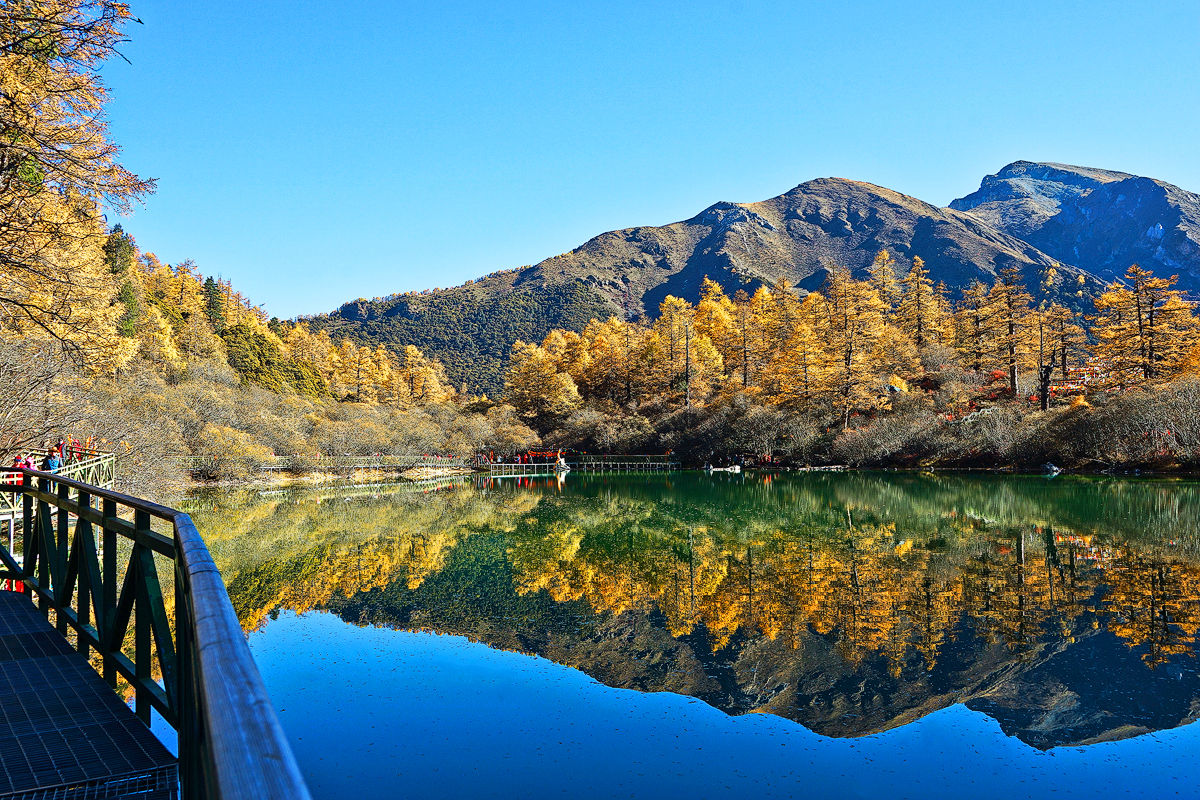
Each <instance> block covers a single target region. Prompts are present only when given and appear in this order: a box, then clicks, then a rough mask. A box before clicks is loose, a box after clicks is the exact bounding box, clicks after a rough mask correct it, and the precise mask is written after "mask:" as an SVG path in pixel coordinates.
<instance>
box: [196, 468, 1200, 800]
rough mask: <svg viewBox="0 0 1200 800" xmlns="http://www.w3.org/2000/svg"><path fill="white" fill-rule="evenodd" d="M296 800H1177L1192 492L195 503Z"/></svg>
mask: <svg viewBox="0 0 1200 800" xmlns="http://www.w3.org/2000/svg"><path fill="white" fill-rule="evenodd" d="M186 506H187V508H188V510H190V511H191V512H192V514H193V517H194V519H195V521H196V523H197V525H198V526H199V528H200V530H201V531H202V532H203V533H204V535H205V538H206V540H207V541H208V542H209V546H210V548H211V550H212V552H213V555H214V556H215V558H216V560H217V562H218V564H219V566H220V567H221V569H222V571H223V572H224V574H225V577H226V580H227V581H228V585H229V592H230V596H231V597H232V599H233V603H234V606H235V607H236V608H237V611H238V614H239V616H240V617H241V620H242V624H243V626H244V627H245V628H246V630H247V631H249V632H250V646H251V649H252V650H253V651H254V654H255V657H256V659H257V660H258V663H259V666H260V668H261V670H262V672H263V677H264V679H265V680H266V683H267V687H268V689H269V690H270V692H271V695H272V698H273V699H274V700H275V702H276V704H277V706H278V708H279V710H280V716H281V719H282V722H283V725H284V727H285V728H286V729H287V731H288V734H289V735H290V737H291V739H292V741H293V743H294V746H295V751H296V755H297V757H298V758H299V760H300V762H301V766H302V768H303V769H304V771H305V773H306V775H307V777H308V779H309V782H310V786H311V787H312V789H313V792H314V794H315V795H316V796H317V797H320V798H335V797H336V798H345V797H354V796H362V797H393V796H394V797H411V796H440V797H571V798H577V797H578V798H608V797H618V796H620V797H643V796H654V797H657V798H673V797H689V798H707V797H714V798H720V797H730V798H732V797H745V796H755V797H794V796H797V795H802V796H808V797H870V798H881V797H914V798H917V797H919V798H923V799H927V798H938V797H946V798H955V799H956V800H962V798H964V797H971V798H990V797H995V798H1004V800H1013V798H1014V797H1049V796H1054V797H1080V798H1084V797H1095V796H1096V795H1098V794H1102V795H1104V796H1109V797H1111V796H1118V797H1124V796H1129V797H1154V798H1160V797H1173V796H1176V795H1180V796H1184V797H1191V796H1196V795H1197V793H1200V788H1198V787H1200V764H1198V760H1197V759H1196V758H1195V756H1196V754H1197V753H1200V726H1191V725H1189V723H1191V722H1192V721H1193V720H1194V719H1195V718H1196V717H1197V716H1200V675H1198V673H1197V660H1196V652H1197V631H1198V630H1200V523H1198V522H1197V520H1200V516H1198V515H1200V483H1197V482H1194V481H1173V480H1137V479H1130V480H1125V479H1109V478H1077V477H1066V476H1060V477H1058V478H1054V479H1047V478H1043V477H1020V476H994V475H989V476H968V475H950V476H946V475H942V476H936V477H935V476H931V475H917V474H903V473H888V474H884V473H840V474H834V473H814V474H806V475H789V476H764V475H753V474H752V475H746V476H728V475H722V476H714V477H709V476H705V475H703V474H692V473H683V474H675V475H671V476H650V477H646V476H611V477H602V476H581V475H574V474H572V475H569V476H567V477H566V479H565V481H563V482H561V483H560V482H558V481H555V480H553V479H541V480H535V481H532V482H531V481H529V480H524V481H515V480H512V479H508V480H503V481H493V482H490V483H489V482H486V481H476V480H469V479H468V480H463V481H459V482H454V481H448V482H445V483H440V484H434V485H426V486H419V487H413V486H391V487H341V488H327V489H317V490H299V491H286V492H273V493H254V492H248V491H232V492H222V493H209V494H203V495H197V496H195V497H193V498H191V499H190V500H189V501H188V503H187V504H186Z"/></svg>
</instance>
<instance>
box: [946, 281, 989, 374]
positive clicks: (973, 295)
mask: <svg viewBox="0 0 1200 800" xmlns="http://www.w3.org/2000/svg"><path fill="white" fill-rule="evenodd" d="M995 322H996V317H995V313H994V309H993V308H992V306H991V304H990V303H989V302H988V292H987V287H985V286H984V285H983V284H982V283H980V282H979V281H972V282H971V284H970V285H969V286H967V287H966V288H965V289H963V292H962V301H961V302H960V303H959V306H958V310H957V311H956V312H955V333H954V343H955V346H956V347H957V349H958V352H959V355H961V356H962V359H963V360H964V361H965V362H966V364H967V367H968V368H970V369H971V370H973V371H975V372H982V371H983V370H984V369H985V368H986V367H987V366H988V361H989V357H990V355H991V353H992V351H993V349H994V345H993V340H994V339H995Z"/></svg>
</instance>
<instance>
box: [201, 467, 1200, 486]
mask: <svg viewBox="0 0 1200 800" xmlns="http://www.w3.org/2000/svg"><path fill="white" fill-rule="evenodd" d="M703 471H704V470H703V468H700V467H687V468H684V469H681V470H678V472H703ZM814 472H898V473H899V472H912V473H929V474H938V473H970V472H974V473H992V474H1007V475H1013V476H1018V475H1020V476H1036V477H1046V478H1050V477H1066V476H1081V477H1108V478H1200V470H1197V469H1195V468H1188V469H1169V470H1163V469H1144V468H1129V469H1105V470H1081V469H1064V470H1062V471H1061V472H1058V473H1054V474H1050V473H1047V472H1043V471H1038V470H1032V469H1030V470H1024V469H1021V468H1019V467H1016V466H1012V465H1007V466H990V467H989V466H978V467H949V466H946V467H913V466H881V467H855V466H850V465H846V464H830V465H819V466H800V467H743V468H742V473H741V474H746V473H773V474H789V473H814ZM476 474H480V475H482V474H486V473H481V472H478V471H477V470H473V469H469V468H466V467H416V468H413V469H408V470H404V471H397V470H394V469H386V468H384V469H370V470H358V471H356V472H353V473H349V474H346V473H337V472H329V471H322V470H317V471H313V472H304V473H300V474H292V473H279V474H270V473H267V474H260V475H257V476H255V477H252V478H242V479H229V480H216V481H204V480H196V479H194V478H192V479H189V480H188V481H187V482H186V484H185V485H184V486H183V489H184V491H195V490H201V489H286V488H294V487H312V488H316V487H320V486H329V485H334V484H344V485H361V486H369V485H372V484H377V483H384V482H395V481H411V482H414V483H416V482H420V481H427V480H433V479H437V478H452V477H460V476H467V475H476ZM581 474H584V473H581ZM613 474H624V473H613ZM631 474H632V473H631ZM652 474H657V473H652ZM661 474H664V475H668V474H671V473H661Z"/></svg>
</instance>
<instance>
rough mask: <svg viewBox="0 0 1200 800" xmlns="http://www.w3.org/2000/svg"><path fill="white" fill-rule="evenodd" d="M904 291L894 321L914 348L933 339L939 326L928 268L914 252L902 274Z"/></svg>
mask: <svg viewBox="0 0 1200 800" xmlns="http://www.w3.org/2000/svg"><path fill="white" fill-rule="evenodd" d="M903 286H904V292H903V295H902V297H901V300H900V308H899V309H898V310H897V313H896V321H897V323H898V325H899V326H900V330H902V331H904V332H905V333H906V334H908V336H909V338H910V339H912V341H913V344H915V345H916V346H917V349H920V348H923V347H925V346H926V345H928V344H930V343H931V342H933V341H936V340H937V338H938V335H939V332H940V331H941V329H942V319H941V305H940V304H939V303H938V298H937V293H936V292H935V291H934V288H933V281H932V280H930V278H929V270H927V269H925V262H924V261H922V260H921V257H920V256H913V262H912V268H911V269H909V271H908V274H907V275H905V276H904V282H903Z"/></svg>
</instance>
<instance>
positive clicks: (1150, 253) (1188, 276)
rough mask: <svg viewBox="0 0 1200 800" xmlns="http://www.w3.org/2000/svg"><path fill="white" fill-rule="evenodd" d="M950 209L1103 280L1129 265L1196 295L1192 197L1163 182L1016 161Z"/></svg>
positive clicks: (1198, 208)
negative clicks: (1175, 282)
mask: <svg viewBox="0 0 1200 800" xmlns="http://www.w3.org/2000/svg"><path fill="white" fill-rule="evenodd" d="M950 208H951V209H954V210H957V211H962V212H966V213H968V214H971V215H973V216H974V217H976V218H977V219H979V220H980V221H982V222H983V223H986V224H987V225H988V226H990V227H992V228H994V229H996V230H999V231H1003V232H1005V233H1007V234H1009V235H1011V236H1014V237H1017V238H1020V239H1022V240H1024V241H1026V242H1028V243H1029V244H1030V245H1031V246H1033V247H1035V248H1037V249H1038V250H1040V251H1042V252H1044V253H1047V254H1048V255H1050V256H1052V257H1053V258H1055V259H1058V260H1059V261H1063V262H1065V263H1070V264H1074V265H1076V266H1078V267H1080V268H1082V269H1084V270H1087V271H1089V272H1091V273H1093V274H1095V275H1098V276H1100V277H1101V278H1104V279H1105V280H1112V279H1113V278H1116V277H1119V276H1120V275H1122V274H1124V272H1125V270H1126V269H1128V267H1129V265H1130V264H1135V263H1136V264H1140V265H1141V266H1142V267H1143V268H1145V269H1149V270H1150V271H1151V272H1154V273H1155V274H1157V275H1159V276H1161V277H1169V276H1171V275H1178V276H1179V284H1178V286H1179V287H1180V288H1182V289H1185V290H1187V291H1189V292H1197V291H1200V195H1196V194H1193V193H1192V192H1188V191H1185V190H1183V189H1180V188H1179V187H1178V186H1174V185H1172V184H1169V183H1165V182H1163V181H1159V180H1155V179H1153V178H1144V177H1139V176H1137V175H1130V174H1127V173H1124V172H1112V171H1110V170H1102V169H1093V168H1090V167H1076V166H1071V165H1068V164H1054V163H1034V162H1030V161H1016V162H1013V163H1012V164H1009V165H1008V166H1006V167H1004V168H1003V169H1002V170H1000V171H999V172H997V173H996V174H995V175H988V176H987V177H986V178H984V179H983V181H982V183H981V184H980V186H979V189H978V190H977V191H975V192H972V193H971V194H969V195H967V196H966V197H961V198H959V199H957V200H954V201H953V202H952V203H950Z"/></svg>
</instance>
